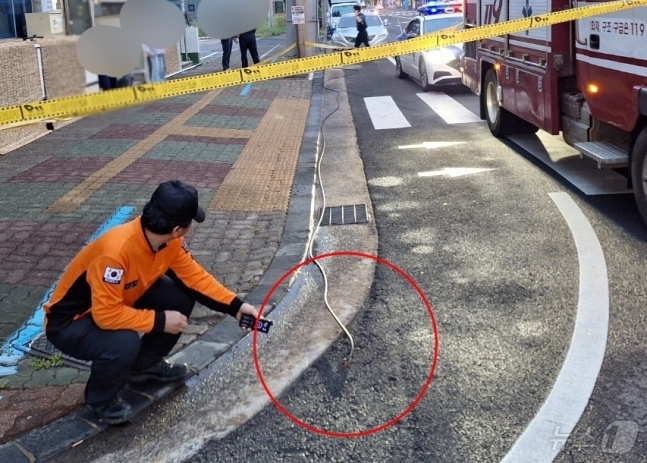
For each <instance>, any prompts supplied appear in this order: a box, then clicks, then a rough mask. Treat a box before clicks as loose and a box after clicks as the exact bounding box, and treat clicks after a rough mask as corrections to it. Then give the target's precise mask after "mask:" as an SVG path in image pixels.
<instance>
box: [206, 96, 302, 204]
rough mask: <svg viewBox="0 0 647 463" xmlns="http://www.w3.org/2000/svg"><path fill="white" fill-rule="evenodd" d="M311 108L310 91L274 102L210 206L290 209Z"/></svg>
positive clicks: (277, 99)
mask: <svg viewBox="0 0 647 463" xmlns="http://www.w3.org/2000/svg"><path fill="white" fill-rule="evenodd" d="M309 107H310V99H309V95H308V94H307V93H304V98H298V99H284V98H276V99H275V100H274V101H273V102H272V105H271V106H270V108H269V110H268V111H267V114H266V116H265V117H264V118H263V119H262V121H261V123H260V125H259V128H258V130H257V131H256V132H254V134H253V135H252V137H251V138H250V140H249V142H248V143H247V145H246V146H245V149H244V150H243V152H242V153H241V155H240V157H239V158H238V160H237V161H236V163H235V164H234V167H233V168H232V170H231V172H230V173H229V175H228V176H227V178H226V179H225V181H224V182H223V184H222V185H221V186H220V188H219V189H218V191H217V192H216V195H215V196H214V198H213V200H212V201H211V203H210V204H209V206H208V209H210V210H223V211H250V212H253V211H259V212H260V211H287V207H288V202H289V196H290V191H291V186H292V180H293V178H294V171H295V166H296V162H297V159H298V155H299V149H300V147H301V135H302V134H303V130H304V127H305V121H306V119H307V114H308V109H309ZM259 158H262V159H263V162H262V163H260V162H258V159H259Z"/></svg>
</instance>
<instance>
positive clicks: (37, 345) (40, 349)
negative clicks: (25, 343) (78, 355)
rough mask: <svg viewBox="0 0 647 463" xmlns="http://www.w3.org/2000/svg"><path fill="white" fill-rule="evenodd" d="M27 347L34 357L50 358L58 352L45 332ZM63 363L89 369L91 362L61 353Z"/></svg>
mask: <svg viewBox="0 0 647 463" xmlns="http://www.w3.org/2000/svg"><path fill="white" fill-rule="evenodd" d="M29 347H30V350H29V354H30V355H33V356H36V357H44V358H46V359H51V358H52V357H53V356H54V355H56V354H58V353H59V352H60V351H59V350H58V349H57V348H56V347H54V346H53V345H52V343H51V342H49V340H48V339H47V337H46V336H45V333H43V334H41V335H40V336H38V337H37V338H36V339H34V340H33V341H32V342H31V345H30V346H29ZM63 364H64V365H66V366H68V367H73V368H79V369H81V370H89V369H90V365H91V364H92V362H86V361H84V360H79V359H75V358H74V357H70V356H69V355H65V354H63Z"/></svg>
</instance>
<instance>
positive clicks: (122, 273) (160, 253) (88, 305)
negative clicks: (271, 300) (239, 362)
mask: <svg viewBox="0 0 647 463" xmlns="http://www.w3.org/2000/svg"><path fill="white" fill-rule="evenodd" d="M204 219H205V211H204V209H202V208H201V207H200V206H199V205H198V192H197V190H196V189H195V188H194V187H193V186H191V185H188V184H186V183H183V182H181V181H169V182H164V183H162V184H160V185H159V186H158V187H157V189H156V190H155V192H154V193H153V196H152V197H151V199H150V201H149V202H148V203H147V204H146V206H144V210H143V213H142V215H141V216H140V217H137V218H136V219H135V220H133V221H131V222H129V223H126V224H123V225H120V226H117V227H114V228H112V229H111V230H109V231H107V232H106V233H104V234H103V235H101V236H100V237H99V238H97V239H96V240H94V241H93V242H91V243H90V244H88V245H87V246H86V247H85V248H83V249H82V250H81V252H80V253H79V254H78V255H77V256H76V257H75V258H74V259H73V260H72V262H71V264H70V265H69V266H68V268H67V269H66V270H65V272H64V274H63V276H62V277H61V280H60V281H59V282H58V284H57V286H56V288H55V290H54V292H53V293H52V296H51V298H50V299H49V301H48V302H47V303H46V304H45V306H44V309H45V314H46V321H45V322H46V325H45V331H46V334H47V338H48V339H49V341H50V342H51V343H52V344H53V345H54V346H55V347H56V348H58V349H59V350H60V351H61V352H63V353H64V354H67V355H70V356H72V357H75V358H78V359H81V360H91V361H92V366H91V372H90V377H89V379H88V383H87V385H86V388H85V402H86V404H87V405H88V407H89V408H90V409H91V410H93V411H94V412H95V413H96V414H97V416H98V417H99V419H100V420H101V421H104V422H106V423H110V424H118V423H122V422H124V421H127V420H128V419H129V418H130V417H131V415H132V413H133V412H132V408H131V407H130V405H129V404H128V403H127V402H125V401H123V400H122V399H121V398H119V396H118V393H119V391H121V390H122V389H123V388H124V386H125V385H126V383H127V382H128V381H131V382H137V381H145V380H149V379H150V380H157V381H162V382H173V381H177V380H180V379H182V378H183V377H184V375H185V374H186V366H184V365H173V364H171V363H168V362H166V361H165V360H163V358H164V357H165V356H166V355H168V353H169V352H170V351H171V349H173V346H174V345H175V343H176V342H177V341H178V339H179V337H180V334H181V333H182V332H183V331H184V330H185V329H186V328H187V326H188V324H187V319H188V317H189V316H190V315H191V311H192V310H193V306H194V305H195V302H196V301H199V302H200V303H202V304H204V305H205V306H207V307H209V308H210V309H212V310H216V311H219V312H223V313H226V314H229V315H231V316H233V317H236V319H237V320H239V321H240V317H241V316H242V315H243V314H249V315H252V316H254V317H257V316H258V312H257V310H256V309H255V308H254V307H253V306H252V305H250V304H247V303H245V302H243V301H242V300H241V299H240V298H238V297H237V296H236V294H235V293H233V292H232V291H230V290H228V289H227V288H225V287H224V286H223V285H222V284H220V283H219V282H218V281H217V280H216V279H215V278H214V277H213V276H212V275H211V274H209V273H208V272H207V271H206V270H205V269H204V268H203V267H202V266H201V265H200V264H198V263H197V262H196V261H195V260H193V258H192V257H191V254H190V253H189V250H188V248H187V246H186V245H185V243H184V239H183V236H184V235H186V233H187V232H188V231H189V229H190V227H191V223H192V221H193V220H195V221H196V222H202V221H204ZM139 333H144V335H143V336H142V337H141V339H140V335H139Z"/></svg>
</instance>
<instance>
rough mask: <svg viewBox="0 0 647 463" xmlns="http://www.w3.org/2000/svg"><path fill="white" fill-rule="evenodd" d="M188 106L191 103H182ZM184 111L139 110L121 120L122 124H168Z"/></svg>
mask: <svg viewBox="0 0 647 463" xmlns="http://www.w3.org/2000/svg"><path fill="white" fill-rule="evenodd" d="M182 106H186V108H185V109H184V110H185V111H186V109H187V108H188V107H189V105H182ZM181 112H182V111H177V112H153V111H142V110H140V111H138V112H136V113H134V114H129V115H128V116H127V117H124V118H123V119H122V120H121V123H122V124H135V125H136V124H150V125H164V124H168V123H169V122H171V121H172V120H173V119H174V118H175V116H177V115H178V114H180V113H181Z"/></svg>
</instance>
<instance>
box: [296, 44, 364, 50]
mask: <svg viewBox="0 0 647 463" xmlns="http://www.w3.org/2000/svg"><path fill="white" fill-rule="evenodd" d="M303 44H304V45H305V46H306V47H312V48H328V49H330V50H344V49H346V48H348V49H350V48H354V47H340V46H339V45H328V44H327V43H315V42H303Z"/></svg>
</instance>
